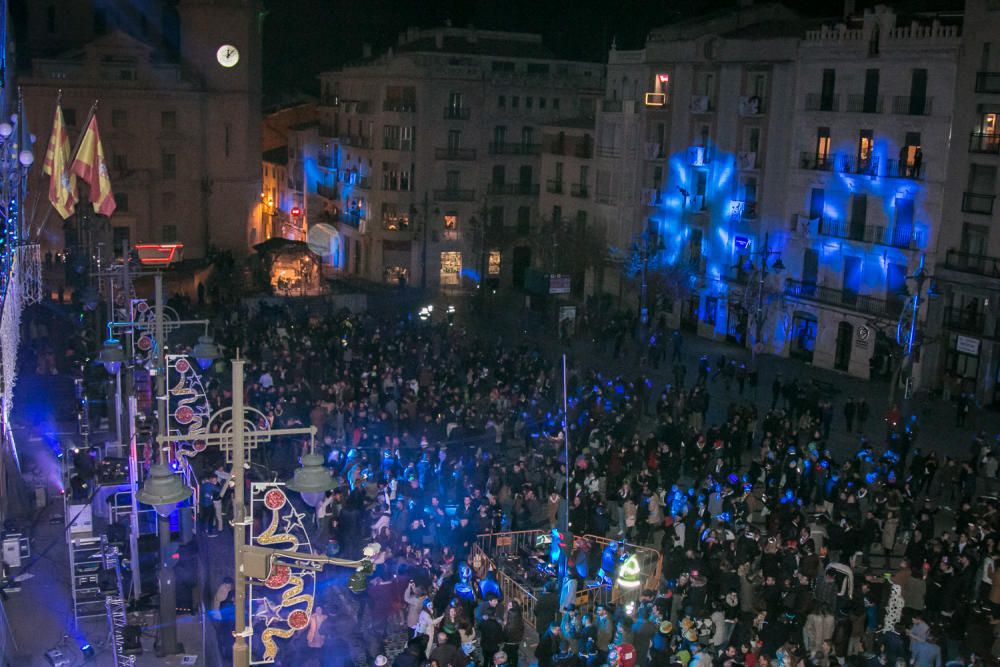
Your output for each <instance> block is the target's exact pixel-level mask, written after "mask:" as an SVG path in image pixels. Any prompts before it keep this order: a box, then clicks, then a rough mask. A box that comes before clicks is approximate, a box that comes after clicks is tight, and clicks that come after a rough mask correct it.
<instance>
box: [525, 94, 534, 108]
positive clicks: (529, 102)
mask: <svg viewBox="0 0 1000 667" xmlns="http://www.w3.org/2000/svg"><path fill="white" fill-rule="evenodd" d="M534 105H535V98H534V97H531V96H528V97H525V98H524V108H525V109H530V108H532V107H533V106H534Z"/></svg>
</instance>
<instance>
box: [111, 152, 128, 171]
mask: <svg viewBox="0 0 1000 667" xmlns="http://www.w3.org/2000/svg"><path fill="white" fill-rule="evenodd" d="M111 168H112V169H114V170H115V171H128V157H127V156H126V155H125V154H124V153H113V154H112V155H111Z"/></svg>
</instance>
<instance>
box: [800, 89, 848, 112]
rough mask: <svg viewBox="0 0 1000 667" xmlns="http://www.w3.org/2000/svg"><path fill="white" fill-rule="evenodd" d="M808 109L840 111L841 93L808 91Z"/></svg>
mask: <svg viewBox="0 0 1000 667" xmlns="http://www.w3.org/2000/svg"><path fill="white" fill-rule="evenodd" d="M806 111H840V95H823V94H821V93H807V94H806Z"/></svg>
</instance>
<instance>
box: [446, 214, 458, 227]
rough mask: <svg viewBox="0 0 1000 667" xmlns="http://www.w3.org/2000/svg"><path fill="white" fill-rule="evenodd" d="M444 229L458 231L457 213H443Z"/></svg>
mask: <svg viewBox="0 0 1000 667" xmlns="http://www.w3.org/2000/svg"><path fill="white" fill-rule="evenodd" d="M444 228H445V229H449V230H455V229H458V214H457V213H445V215H444Z"/></svg>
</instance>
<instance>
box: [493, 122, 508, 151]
mask: <svg viewBox="0 0 1000 667" xmlns="http://www.w3.org/2000/svg"><path fill="white" fill-rule="evenodd" d="M506 141H507V126H506V125H497V126H496V127H494V128H493V143H494V144H496V145H497V146H503V144H504V143H505V142H506Z"/></svg>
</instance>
